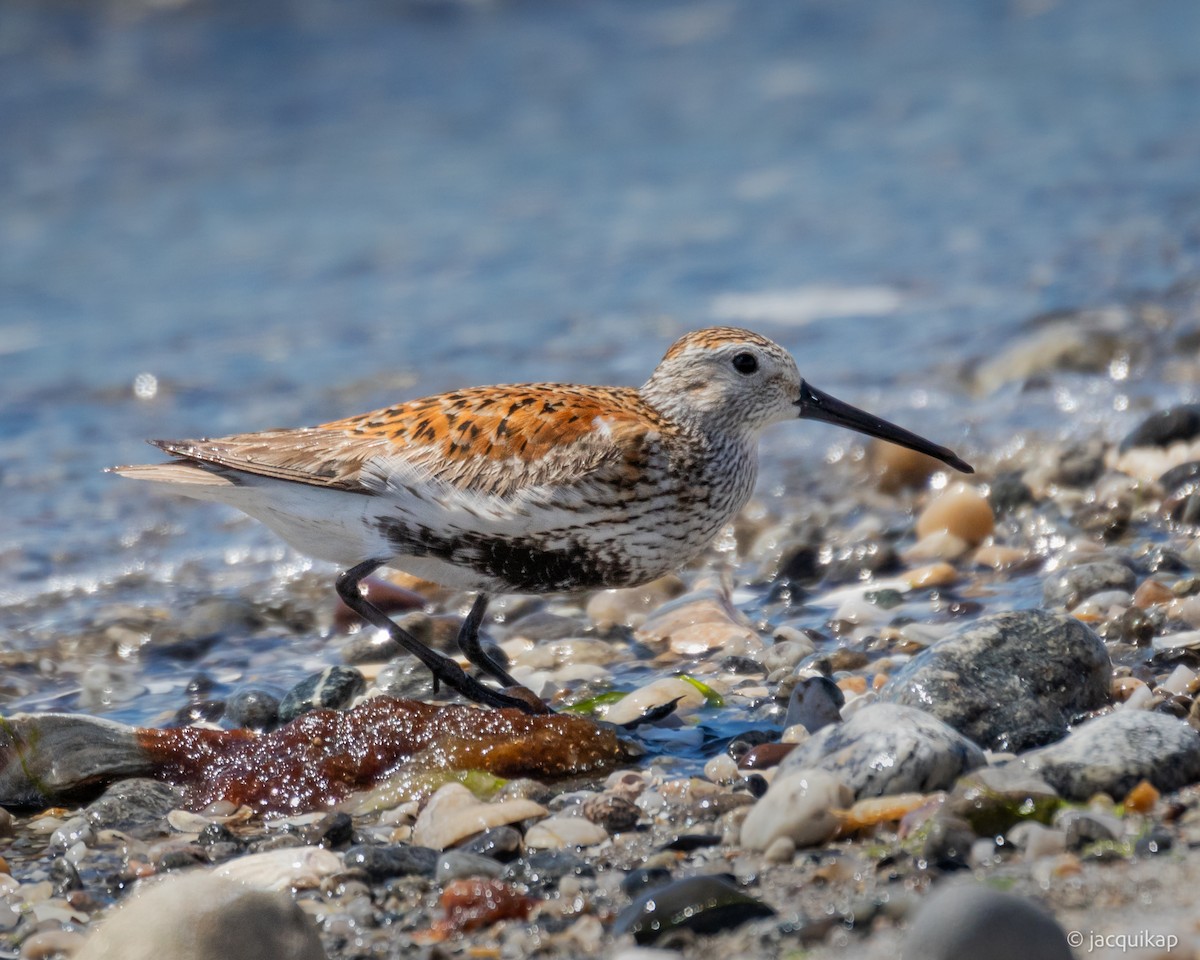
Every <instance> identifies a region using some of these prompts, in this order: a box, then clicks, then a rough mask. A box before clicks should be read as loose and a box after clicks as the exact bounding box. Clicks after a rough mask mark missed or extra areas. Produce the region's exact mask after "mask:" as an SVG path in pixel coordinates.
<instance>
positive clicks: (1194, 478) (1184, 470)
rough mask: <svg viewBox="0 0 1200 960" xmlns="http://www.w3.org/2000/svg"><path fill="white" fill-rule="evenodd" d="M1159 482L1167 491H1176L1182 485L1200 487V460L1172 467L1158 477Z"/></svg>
mask: <svg viewBox="0 0 1200 960" xmlns="http://www.w3.org/2000/svg"><path fill="white" fill-rule="evenodd" d="M1158 483H1159V486H1161V487H1162V488H1163V489H1164V490H1166V491H1167V493H1174V492H1175V491H1177V490H1178V489H1179V488H1180V487H1193V488H1194V487H1200V460H1189V461H1188V462H1187V463H1181V464H1178V465H1176V466H1174V467H1172V468H1171V469H1170V470H1168V471H1166V473H1164V474H1163V475H1162V476H1161V477H1159V478H1158Z"/></svg>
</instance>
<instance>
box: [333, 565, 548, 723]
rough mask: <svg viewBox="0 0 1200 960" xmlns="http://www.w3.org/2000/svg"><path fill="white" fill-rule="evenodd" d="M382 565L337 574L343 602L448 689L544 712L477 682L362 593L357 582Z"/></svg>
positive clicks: (475, 698)
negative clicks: (389, 638) (400, 647)
mask: <svg viewBox="0 0 1200 960" xmlns="http://www.w3.org/2000/svg"><path fill="white" fill-rule="evenodd" d="M381 566H383V561H381V560H365V561H363V562H362V563H360V564H357V565H355V566H353V567H351V568H350V569H349V570H347V571H345V572H344V573H342V574H341V575H339V576H338V578H337V592H338V596H340V597H341V598H342V600H343V602H345V604H346V606H348V607H349V608H350V609H351V610H353V611H354V612H355V613H357V614H358V615H359V616H360V617H362V618H363V619H364V620H366V621H367V622H368V623H371V624H374V625H375V626H376V627H379V628H380V629H381V630H386V631H387V632H388V635H389V636H391V638H392V639H393V640H395V641H396V643H398V644H400V646H402V647H403V648H404V649H405V650H407V651H408V652H409V653H411V654H412V655H413V656H414V657H416V658H417V659H418V660H420V661H421V662H422V663H423V664H425V666H426V667H428V668H429V671H430V673H432V674H433V676H434V679H435V680H440V681H441V682H442V683H444V684H445V685H446V686H448V687H449V688H450V689H451V690H456V691H458V692H459V693H461V694H462V695H463V696H464V697H466V698H467V699H468V700H473V701H474V702H475V703H482V704H484V705H485V706H489V707H516V708H517V709H519V710H524V711H525V712H526V713H539V712H545V710H542V711H539V710H537V709H536V707H535V705H534V703H533V702H531V701H529V700H524V699H520V698H518V697H510V696H507V695H506V694H503V693H500V692H499V691H498V690H493V689H492V688H491V687H488V686H485V685H484V684H482V683H480V682H479V681H478V680H476V679H475V678H474V677H472V676H470V675H469V674H468V673H466V671H464V670H463V668H462V667H460V666H459V665H458V664H457V663H455V662H454V661H453V660H451V659H450V658H449V657H443V656H442V655H441V654H440V653H437V652H436V651H434V650H430V649H429V648H428V647H427V646H425V644H423V643H421V641H420V640H418V639H417V638H416V637H414V636H413V635H412V634H410V633H409V632H408V631H406V630H404V629H402V628H401V627H399V626H397V625H396V624H395V623H394V622H393V621H392V619H391V617H389V616H388V615H387V614H386V613H384V612H383V611H382V610H380V609H379V608H378V607H377V606H375V604H373V603H371V601H370V600H368V599H367V598H366V597H364V596H363V595H362V591H361V590H359V586H358V585H359V583H361V582H362V579H363V578H364V577H366V576H368V575H370V574H371V573H374V572H375V571H376V570H378V569H379V568H380V567H381Z"/></svg>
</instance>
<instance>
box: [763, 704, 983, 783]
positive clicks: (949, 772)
mask: <svg viewBox="0 0 1200 960" xmlns="http://www.w3.org/2000/svg"><path fill="white" fill-rule="evenodd" d="M983 763H984V756H983V751H982V750H980V749H979V747H977V746H976V745H975V744H974V743H972V742H971V741H970V740H968V739H967V738H966V737H964V736H962V735H961V734H960V733H958V732H957V731H956V730H954V729H953V728H951V727H949V726H947V725H946V724H945V723H943V722H942V721H941V720H939V719H938V718H937V717H934V716H932V715H930V714H928V713H925V712H924V711H923V710H918V709H916V708H915V707H906V706H899V705H897V704H891V703H874V704H871V705H870V706H867V707H864V708H863V709H862V710H859V711H858V712H857V713H855V714H854V715H853V716H852V717H851V718H850V719H849V720H847V721H846V722H845V723H840V724H834V725H833V726H829V727H825V728H824V729H823V730H821V731H819V732H818V733H816V734H814V735H813V737H812V738H811V739H810V740H808V741H806V742H805V743H802V744H801V745H800V746H799V747H797V748H796V749H795V750H793V751H792V752H791V753H790V754H788V756H787V758H786V759H785V760H784V761H783V763H782V764H780V766H779V773H778V774H776V776H777V777H782V776H785V775H786V773H787V771H789V770H795V769H804V768H806V767H816V768H818V769H821V770H829V771H830V772H832V773H835V774H837V776H838V778H839V779H840V780H841V781H842V782H843V783H845V784H846V785H847V786H848V787H850V789H851V790H853V791H854V795H855V796H856V797H858V798H860V799H861V798H862V797H882V796H886V795H888V794H896V793H907V792H910V791H921V792H926V793H927V792H929V791H932V790H942V789H944V788H946V787H948V786H950V785H951V784H952V783H953V782H954V781H955V779H956V778H957V777H958V776H959V775H960V774H962V773H965V772H966V771H968V770H973V769H974V768H976V767H978V766H982V765H983Z"/></svg>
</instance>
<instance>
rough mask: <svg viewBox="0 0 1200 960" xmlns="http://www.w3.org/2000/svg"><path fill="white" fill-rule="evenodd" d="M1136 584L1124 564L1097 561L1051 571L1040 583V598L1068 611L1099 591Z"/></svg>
mask: <svg viewBox="0 0 1200 960" xmlns="http://www.w3.org/2000/svg"><path fill="white" fill-rule="evenodd" d="M1136 586H1137V577H1136V576H1135V575H1134V572H1133V571H1132V570H1130V569H1129V568H1128V567H1127V566H1125V565H1124V564H1123V563H1117V561H1115V560H1097V561H1095V562H1094V563H1081V564H1079V565H1078V566H1074V567H1067V568H1066V569H1065V570H1060V571H1058V572H1057V573H1054V574H1051V575H1050V576H1049V577H1047V578H1046V580H1045V582H1044V583H1043V585H1042V600H1043V602H1044V603H1045V605H1046V606H1047V607H1056V606H1057V607H1066V608H1067V609H1068V610H1070V609H1071V608H1072V607H1074V606H1076V605H1078V604H1079V602H1080V601H1082V600H1085V599H1087V598H1088V597H1090V596H1092V595H1093V594H1095V593H1100V592H1101V591H1102V590H1126V591H1132V590H1133V588H1134V587H1136Z"/></svg>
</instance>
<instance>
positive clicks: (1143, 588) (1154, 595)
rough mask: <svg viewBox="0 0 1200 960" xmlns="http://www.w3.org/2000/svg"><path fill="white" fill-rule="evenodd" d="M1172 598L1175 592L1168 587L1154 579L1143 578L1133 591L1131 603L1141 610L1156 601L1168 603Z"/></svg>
mask: <svg viewBox="0 0 1200 960" xmlns="http://www.w3.org/2000/svg"><path fill="white" fill-rule="evenodd" d="M1174 599H1175V594H1174V593H1172V592H1171V589H1170V587H1165V586H1163V585H1162V584H1161V583H1159V582H1158V581H1157V580H1154V579H1150V580H1143V581H1142V582H1141V584H1139V586H1138V588H1137V589H1136V590H1135V591H1133V605H1134V606H1135V607H1140V608H1141V609H1143V610H1144V609H1146V607H1152V606H1154V605H1155V604H1156V603H1170V602H1171V601H1172V600H1174Z"/></svg>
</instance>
